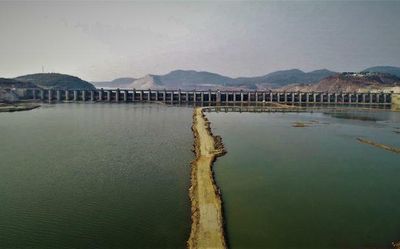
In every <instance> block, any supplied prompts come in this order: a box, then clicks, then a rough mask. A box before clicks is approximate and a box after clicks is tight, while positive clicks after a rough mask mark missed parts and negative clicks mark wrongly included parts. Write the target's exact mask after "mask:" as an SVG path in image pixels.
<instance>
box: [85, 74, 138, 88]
mask: <svg viewBox="0 0 400 249" xmlns="http://www.w3.org/2000/svg"><path fill="white" fill-rule="evenodd" d="M135 80H136V79H135V78H131V77H123V78H118V79H115V80H112V81H98V82H91V83H92V84H94V85H95V86H96V87H98V88H101V87H112V88H127V87H128V86H129V85H130V84H132V83H133V81H135Z"/></svg>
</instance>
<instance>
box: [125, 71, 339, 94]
mask: <svg viewBox="0 0 400 249" xmlns="http://www.w3.org/2000/svg"><path fill="white" fill-rule="evenodd" d="M335 74H336V73H335V72H332V71H329V70H326V69H322V70H316V71H312V72H308V73H306V72H303V71H301V70H299V69H291V70H284V71H277V72H273V73H269V74H266V75H264V76H257V77H239V78H231V77H228V76H224V75H220V74H216V73H211V72H204V71H201V72H199V71H194V70H175V71H172V72H170V73H168V74H165V75H146V76H145V77H143V78H140V79H137V80H135V81H134V82H133V83H132V84H130V85H129V87H130V88H136V89H148V88H152V89H162V88H167V89H172V88H175V89H178V88H181V89H217V88H218V89H231V88H232V89H237V88H239V89H257V88H266V89H270V88H276V87H281V86H285V85H288V84H293V83H317V82H318V81H320V80H321V79H323V78H325V77H328V76H331V75H335Z"/></svg>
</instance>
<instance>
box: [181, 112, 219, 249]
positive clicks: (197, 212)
mask: <svg viewBox="0 0 400 249" xmlns="http://www.w3.org/2000/svg"><path fill="white" fill-rule="evenodd" d="M192 130H193V133H194V137H195V142H194V147H195V153H196V159H195V160H194V161H193V162H192V173H191V187H190V191H189V195H190V199H191V202H192V228H191V233H190V237H189V240H188V242H187V246H188V248H190V249H194V248H226V242H225V237H224V229H223V217H222V201H221V196H220V193H219V190H218V187H217V186H216V184H215V181H214V178H213V172H212V164H213V162H214V160H215V158H216V157H218V156H221V155H223V154H224V153H225V151H224V148H223V145H222V143H221V139H220V137H215V136H213V135H212V133H211V130H210V126H209V122H208V120H207V118H206V117H205V116H204V114H203V111H202V109H201V108H196V109H195V110H194V113H193V126H192Z"/></svg>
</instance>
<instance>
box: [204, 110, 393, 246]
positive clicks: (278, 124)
mask: <svg viewBox="0 0 400 249" xmlns="http://www.w3.org/2000/svg"><path fill="white" fill-rule="evenodd" d="M207 117H208V118H209V120H210V121H211V124H212V125H211V127H212V129H213V133H214V134H217V135H221V136H222V138H223V142H224V145H225V147H226V149H227V152H228V153H227V154H226V155H225V156H223V157H221V158H219V159H218V160H217V161H216V163H215V166H214V170H215V175H216V181H217V184H218V186H219V187H220V189H221V192H222V197H223V201H224V212H225V218H226V227H227V234H228V241H229V244H230V248H232V249H237V248H321V249H322V248H391V242H392V241H398V240H400V208H399V207H400V184H399V182H400V181H399V179H400V155H399V154H396V153H392V152H389V151H386V150H383V149H380V148H376V147H373V146H371V145H367V144H362V143H360V142H358V141H357V139H356V138H357V137H362V138H366V139H370V140H373V141H376V142H379V143H383V144H388V145H392V146H396V147H400V134H399V132H400V113H393V112H387V111H373V112H365V111H362V112H358V111H353V112H338V113H325V114H324V113H259V114H257V113H207ZM296 122H305V123H306V124H307V125H306V126H308V127H303V128H299V127H293V125H294V124H295V123H296Z"/></svg>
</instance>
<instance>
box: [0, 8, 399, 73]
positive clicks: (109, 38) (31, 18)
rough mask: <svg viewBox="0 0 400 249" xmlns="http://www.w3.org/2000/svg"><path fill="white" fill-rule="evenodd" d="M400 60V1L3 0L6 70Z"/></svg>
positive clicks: (331, 65) (1, 60)
mask: <svg viewBox="0 0 400 249" xmlns="http://www.w3.org/2000/svg"><path fill="white" fill-rule="evenodd" d="M42 65H43V66H44V69H45V71H46V72H50V71H52V72H62V73H68V74H73V75H77V76H79V77H81V78H84V79H86V80H109V79H113V78H116V77H121V76H133V77H141V76H143V75H145V74H148V73H151V74H164V73H167V72H169V71H171V70H174V69H194V70H205V71H212V72H216V73H221V74H225V75H228V76H255V75H263V74H266V73H268V72H271V71H274V70H280V69H289V68H300V69H303V70H306V71H309V70H314V69H319V68H328V69H331V70H338V71H351V70H354V71H357V70H361V69H364V68H365V67H369V66H374V65H394V66H400V1H379V2H364V1H352V2H345V1H323V2H312V1H306V2H298V1H297V2H266V1H262V2H211V1H210V2H204V1H201V2H192V1H186V2H166V1H164V2H117V3H115V2H93V1H91V2H77V1H70V2H59V1H57V2H15V1H14V2H0V77H14V76H18V75H22V74H27V73H35V72H41V71H42Z"/></svg>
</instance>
